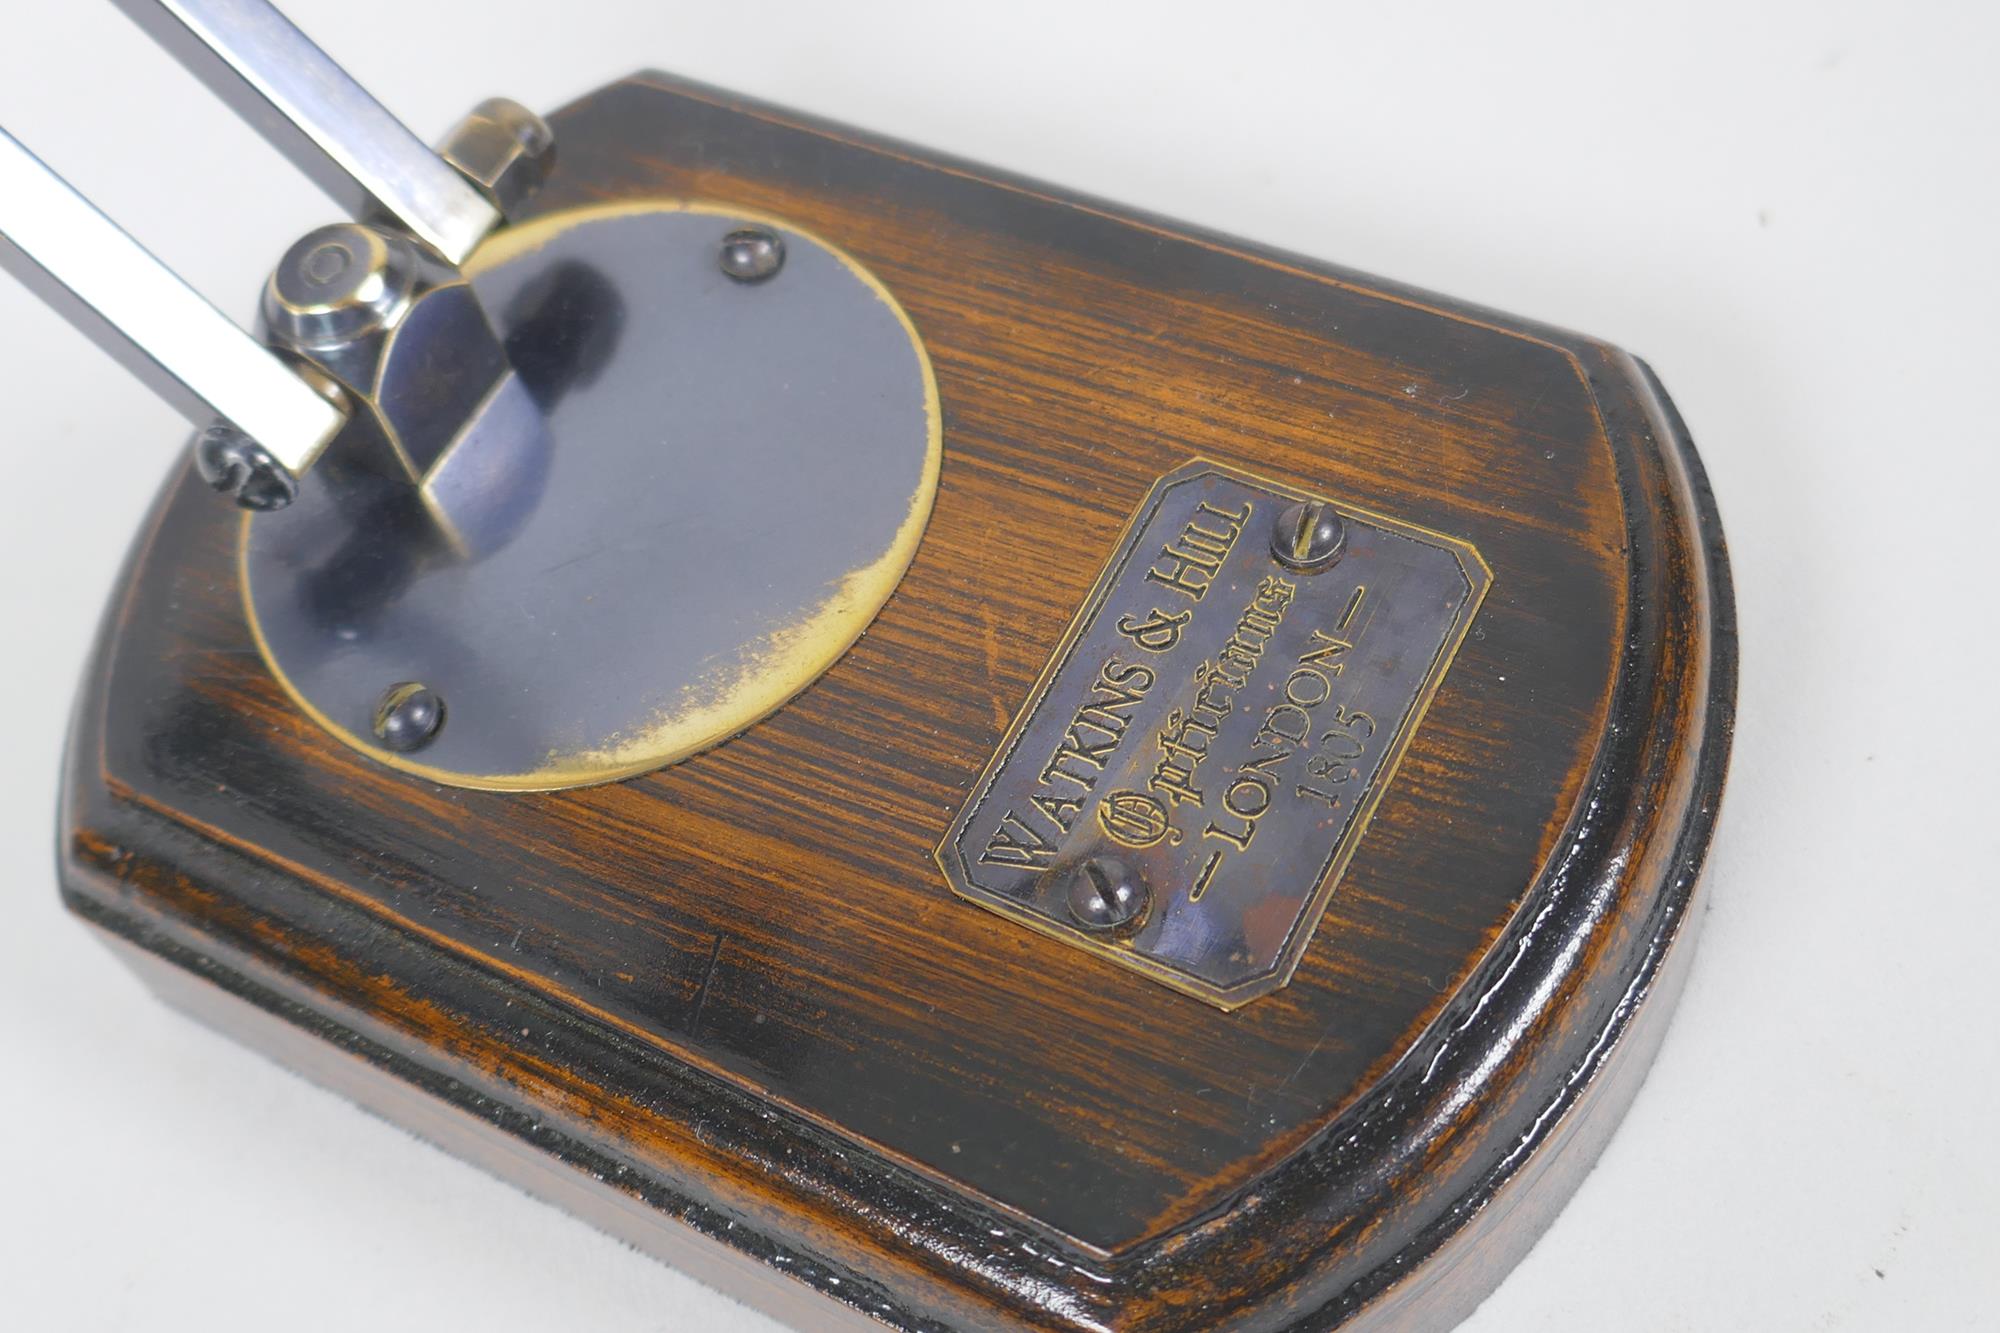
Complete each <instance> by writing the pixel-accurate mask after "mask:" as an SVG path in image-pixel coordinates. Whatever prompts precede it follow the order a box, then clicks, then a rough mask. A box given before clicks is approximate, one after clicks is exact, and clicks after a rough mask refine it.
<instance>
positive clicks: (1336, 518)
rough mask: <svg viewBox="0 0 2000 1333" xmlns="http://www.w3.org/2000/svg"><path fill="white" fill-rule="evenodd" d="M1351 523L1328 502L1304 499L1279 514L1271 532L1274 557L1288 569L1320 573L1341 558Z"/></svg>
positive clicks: (1305, 572) (1306, 572) (1304, 572)
mask: <svg viewBox="0 0 2000 1333" xmlns="http://www.w3.org/2000/svg"><path fill="white" fill-rule="evenodd" d="M1346 545H1347V524H1346V523H1345V522H1344V521H1342V519H1341V517H1340V515H1339V513H1337V512H1336V511H1335V510H1334V507H1333V506H1332V505H1330V504H1328V503H1326V502H1325V501H1324V500H1301V501H1300V502H1299V503H1297V504H1295V505H1292V506H1290V507H1289V508H1287V509H1285V510H1284V511H1283V512H1282V513H1280V514H1279V515H1278V521H1277V523H1276V524H1275V525H1274V526H1273V527H1272V529H1271V554H1272V555H1274V556H1276V557H1277V558H1278V563H1279V564H1281V565H1284V566H1285V567H1286V568H1287V569H1296V570H1298V571H1299V572H1300V573H1303V574H1316V573H1318V572H1319V571H1320V570H1322V569H1325V568H1326V567H1327V566H1328V565H1331V564H1332V563H1333V562H1334V561H1336V560H1338V559H1340V553H1341V550H1342V549H1343V548H1344V547H1345V546H1346Z"/></svg>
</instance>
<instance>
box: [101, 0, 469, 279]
mask: <svg viewBox="0 0 2000 1333" xmlns="http://www.w3.org/2000/svg"><path fill="white" fill-rule="evenodd" d="M115 2H116V3H117V5H118V7H119V8H120V9H122V10H124V11H125V12H126V14H128V15H130V16H131V18H132V19H133V20H134V21H135V22H137V23H138V24H139V26H140V27H142V28H144V29H145V30H146V31H147V33H149V34H150V35H151V36H152V37H153V39H154V40H155V41H157V42H158V43H159V44H160V45H161V46H163V47H165V48H166V50H167V51H168V52H169V53H171V54H172V55H173V56H174V58H175V59H177V60H179V61H180V62H181V63H182V64H183V65H185V66H187V68H188V69H189V70H191V71H192V72H193V73H194V74H195V76H196V77H198V78H199V79H201V81H202V82H203V83H206V84H207V85H208V86H209V88H210V89H211V90H212V91H214V92H215V94H216V95H217V96H218V97H220V98H222V100H223V101H225V102H227V103H228V104H229V106H230V108H231V109H232V110H234V111H235V112H236V113H237V114H238V115H239V116H242V117H243V118H244V119H245V120H246V121H248V122H249V123H250V124H251V125H252V126H254V127H255V128H256V129H257V131H258V132H259V133H261V134H262V135H263V136H264V137H265V138H266V139H267V140H269V141H270V142H271V144H272V145H273V146H274V147H276V148H277V149H278V151H279V152H281V153H283V154H284V155H285V156H286V157H288V158H290V159H291V160H292V162H293V163H294V165H296V166H297V167H298V168H299V169H300V170H301V171H303V172H305V173H306V175H308V176H310V177H312V179H313V181H314V182H315V183H316V184H318V185H319V187H320V188H321V189H323V190H325V191H326V192H327V193H328V194H329V195H331V196H332V197H333V198H334V200H335V201H336V202H337V203H339V204H340V205H341V207H343V208H345V209H346V210H347V211H348V213H349V215H350V216H352V217H353V218H355V220H357V221H363V220H366V219H367V218H368V217H369V216H370V215H371V214H372V213H374V212H376V211H378V210H379V211H383V212H386V213H388V214H389V215H390V216H391V217H393V218H395V219H396V220H397V222H399V223H400V224H401V225H402V226H403V228H404V229H405V230H407V231H409V232H410V233H411V234H412V235H414V236H416V237H417V238H418V239H420V240H422V241H424V242H425V243H427V244H428V245H430V246H432V247H433V248H434V249H436V250H437V251H438V252H439V253H440V254H442V255H443V256H444V257H445V258H446V259H447V260H449V261H451V262H452V263H454V264H459V263H463V262H464V261H465V257H466V256H467V255H469V254H471V253H472V250H473V247H474V246H476V245H478V244H479V240H480V238H481V237H483V236H484V235H485V234H486V233H487V232H489V231H491V230H492V229H493V228H494V227H495V226H496V225H498V224H499V222H500V212H499V210H498V209H497V208H495V207H494V206H493V204H492V203H490V202H489V201H488V200H487V199H486V198H485V197H484V196H483V195H481V194H480V193H479V191H477V190H475V189H474V188H473V187H472V186H471V185H469V184H467V183H466V181H465V178H464V177H462V176H460V175H459V174H458V172H456V171H455V170H453V169H452V167H451V166H450V165H449V164H448V163H446V162H445V160H444V159H443V158H441V157H439V156H438V155H437V154H436V153H434V152H432V151H431V150H430V148H429V147H428V146H426V145H425V144H424V142H423V141H422V140H421V139H419V138H417V136H416V135H415V134H413V133H411V132H410V130H409V129H408V128H407V127H406V126H404V124H403V123H402V122H401V121H400V120H397V119H396V117H395V116H393V115H391V114H390V113H389V111H388V109H387V108H385V107H384V106H383V105H382V104H381V103H380V102H377V101H376V100H375V99H374V98H373V97H371V96H369V95H368V92H367V90H366V89H364V88H362V86H361V85H360V84H358V83H356V82H355V81H354V79H353V78H352V77H350V76H349V74H348V73H347V71H346V70H344V69H342V68H341V67H340V66H339V65H338V64H336V63H334V61H333V59H332V58H331V57H329V56H328V55H327V54H326V53H325V52H324V51H322V50H320V49H319V48H318V47H317V46H315V45H313V43H312V40H311V39H310V38H308V37H307V36H306V35H305V34H304V33H302V32H300V31H299V30H298V29H297V28H296V27H294V26H292V23H291V21H290V20H289V19H287V18H286V17H285V16H284V15H283V14H281V13H279V12H278V10H277V7H276V6H274V5H271V4H268V3H265V0H115Z"/></svg>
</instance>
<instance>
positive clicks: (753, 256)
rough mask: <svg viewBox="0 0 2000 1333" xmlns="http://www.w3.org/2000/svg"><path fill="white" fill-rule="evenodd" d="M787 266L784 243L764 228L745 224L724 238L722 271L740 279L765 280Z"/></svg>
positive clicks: (747, 280) (775, 234)
mask: <svg viewBox="0 0 2000 1333" xmlns="http://www.w3.org/2000/svg"><path fill="white" fill-rule="evenodd" d="M784 266H785V242H784V240H783V238H781V237H780V236H779V235H778V234H777V233H776V232H769V231H765V230H764V229H763V228H762V227H742V228H739V229H738V230H736V231H732V232H730V233H729V234H728V235H727V236H725V237H723V238H722V271H723V272H724V273H727V274H728V275H729V276H730V277H732V278H734V279H736V280H737V281H738V282H762V281H763V280H764V279H766V278H768V277H770V276H771V275H772V274H773V273H776V272H777V271H778V270H779V269H781V268H783V267H784Z"/></svg>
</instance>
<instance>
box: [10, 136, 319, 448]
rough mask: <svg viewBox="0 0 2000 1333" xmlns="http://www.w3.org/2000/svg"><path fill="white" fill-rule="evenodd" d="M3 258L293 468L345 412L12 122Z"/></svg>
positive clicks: (106, 339)
mask: <svg viewBox="0 0 2000 1333" xmlns="http://www.w3.org/2000/svg"><path fill="white" fill-rule="evenodd" d="M0 267H4V268H6V269H7V270H8V271H9V272H10V273H12V274H13V275H14V276H15V277H16V278H18V279H20V280H21V282H22V283H23V284H24V285H26V286H27V287H28V289H29V290H30V291H32V292H34V293H35V294H36V295H38V296H40V297H41V298H42V300H43V301H45V302H47V303H48V304H49V305H50V306H52V307H54V308H55V309H56V310H57V311H58V312H59V313H61V314H62V315H63V317H64V318H66V319H68V320H69V322H70V323H72V324H74V325H75V326H76V327H77V328H78V329H80V330H82V331H83V332H84V333H85V334H86V335H87V336H89V337H90V338H91V340H92V341H94V342H96V343H97V345H98V346H100V347H102V348H104V349H105V350H106V351H108V352H110V353H111V354H112V355H113V356H114V357H116V358H117V359H118V360H119V361H120V362H121V363H122V364H123V365H124V366H125V367H126V369H128V370H130V371H131V372H132V373H133V374H134V375H136V376H138V377H139V379H141V380H142V381H144V382H145V383H146V384H147V385H148V386H149V387H151V388H152V389H153V391H154V392H156V393H158V394H159V395H160V396H161V397H162V398H165V399H166V400H167V401H168V402H169V403H172V404H173V405H174V406H175V407H176V408H178V409H180V411H181V412H183V413H184V414H186V416H187V417H188V419H189V420H190V421H192V422H194V423H195V424H196V425H197V426H206V425H209V424H210V423H212V422H213V421H214V420H215V419H216V418H218V417H220V418H221V419H223V420H224V421H227V422H228V423H230V424H231V425H233V426H235V427H236V428H237V429H238V430H240V431H242V432H243V433H244V434H246V435H248V436H250V437H251V438H252V439H254V440H255V441H256V442H257V443H258V444H260V445H262V446H263V447H264V449H265V450H266V451H267V452H268V453H269V454H270V456H271V457H272V458H273V459H274V460H275V461H276V462H278V463H279V464H282V465H283V466H284V467H285V468H286V469H287V470H288V471H290V472H292V473H293V474H297V473H298V472H300V471H302V470H304V469H305V467H306V466H307V465H308V464H310V463H311V462H312V461H313V459H314V458H315V457H317V456H318V454H319V452H320V450H322V449H323V448H325V447H326V445H327V443H328V441H330V440H332V438H333V437H334V435H335V434H336V433H338V431H339V430H340V428H341V426H342V425H343V424H344V423H345V421H346V416H345V415H344V414H343V413H342V411H341V410H340V409H339V408H337V407H335V406H334V405H333V404H332V403H331V402H329V401H328V400H327V399H326V398H323V397H321V396H320V394H318V393H317V392H315V391H314V390H313V389H312V388H311V387H310V386H309V385H308V384H307V383H306V382H305V381H304V380H303V379H300V378H299V376H298V375H296V374H294V373H293V372H292V370H291V369H290V368H289V367H288V366H286V365H285V364H284V363H283V362H281V361H280V360H278V358H277V357H275V356H273V355H272V354H271V353H270V352H269V351H268V350H266V349H265V348H264V347H263V346H261V345H260V344H258V342H257V341H256V340H255V339H253V338H252V337H251V336H250V335H249V334H247V333H245V332H244V331H243V330H242V329H240V328H238V327H237V325H236V324H235V322H234V321H232V320H231V319H230V318H229V317H228V316H227V315H225V314H223V313H222V312H221V311H220V310H217V309H216V308H215V307H214V306H212V305H210V304H209V303H208V302H207V301H206V300H205V299H203V298H202V296H201V294H200V293H199V292H197V291H195V290H194V289H193V288H192V287H190V286H188V285H187V284H186V283H185V282H183V281H181V279H180V278H179V277H178V276H176V275H175V274H174V272H173V271H172V270H171V269H169V268H168V267H167V266H166V265H164V264H162V263H161V262H160V261H159V260H158V259H156V258H154V257H153V255H152V254H151V253H149V252H148V251H147V250H146V248H145V247H144V246H142V245H140V244H139V243H138V242H137V241H135V240H133V239H132V238H131V237H130V236H128V235H127V234H126V233H125V232H124V231H123V230H121V229H120V228H119V226H118V224H117V223H115V222H113V221H112V220H111V219H110V218H107V217H106V216H104V214H102V213H100V212H98V211H97V209H96V208H95V207H94V206H93V205H92V204H91V202H90V201H89V200H88V199H85V198H84V197H83V196H82V195H80V194H78V193H77V192H76V191H75V190H74V189H72V188H70V186H69V184H68V183H67V182H65V181H64V180H63V179H62V177H60V176H58V175H56V174H55V172H53V171H51V170H49V168H48V167H47V166H46V165H45V164H44V163H43V162H42V161H41V160H40V159H39V158H37V157H36V156H35V155H34V154H33V153H30V152H29V151H28V150H27V149H25V148H23V147H22V146H21V145H20V143H18V142H17V141H16V140H15V139H14V138H13V137H12V136H11V135H9V134H7V133H6V132H5V131H4V130H0Z"/></svg>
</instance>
